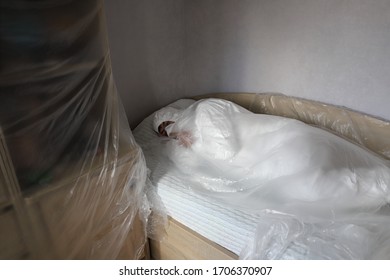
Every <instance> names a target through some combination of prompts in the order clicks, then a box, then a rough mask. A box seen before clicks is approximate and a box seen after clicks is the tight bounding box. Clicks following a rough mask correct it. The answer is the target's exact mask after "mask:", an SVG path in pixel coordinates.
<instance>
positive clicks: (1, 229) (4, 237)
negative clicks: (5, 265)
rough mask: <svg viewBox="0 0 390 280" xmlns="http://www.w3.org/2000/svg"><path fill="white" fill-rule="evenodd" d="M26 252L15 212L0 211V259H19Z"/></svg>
mask: <svg viewBox="0 0 390 280" xmlns="http://www.w3.org/2000/svg"><path fill="white" fill-rule="evenodd" d="M25 254H26V247H25V244H24V242H23V239H22V232H21V229H20V228H19V225H18V221H17V218H16V215H15V212H14V211H13V210H12V209H10V210H8V211H5V212H3V213H0V259H20V258H23V257H24V255H25Z"/></svg>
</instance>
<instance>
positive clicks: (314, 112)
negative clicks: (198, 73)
mask: <svg viewBox="0 0 390 280" xmlns="http://www.w3.org/2000/svg"><path fill="white" fill-rule="evenodd" d="M210 97H212V98H222V99H225V100H229V101H232V102H234V103H236V104H238V105H240V106H243V107H244V108H246V109H248V110H250V111H252V112H254V113H258V114H269V115H276V116H283V117H287V118H292V119H297V120H300V121H303V122H305V123H307V124H310V125H314V126H318V127H320V128H322V129H327V130H329V131H331V132H332V133H335V134H337V135H339V136H341V137H344V138H346V139H348V140H350V141H352V142H354V143H356V144H358V145H360V146H363V147H365V148H367V149H369V150H371V151H373V152H375V153H377V154H379V155H381V156H383V157H385V158H387V159H390V141H388V139H390V122H389V121H388V120H383V119H379V118H376V117H374V116H370V115H367V114H364V113H361V112H356V111H353V110H351V109H348V108H344V107H339V106H334V105H330V104H324V103H321V102H317V101H313V100H307V99H302V98H297V97H293V96H286V95H283V94H275V93H259V94H254V93H212V94H207V95H200V96H196V97H194V99H195V100H199V99H204V98H210Z"/></svg>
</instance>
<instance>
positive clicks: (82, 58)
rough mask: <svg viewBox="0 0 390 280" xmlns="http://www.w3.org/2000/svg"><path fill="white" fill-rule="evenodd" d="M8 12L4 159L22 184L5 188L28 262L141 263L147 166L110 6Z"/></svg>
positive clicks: (13, 4)
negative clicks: (114, 65) (114, 47)
mask: <svg viewBox="0 0 390 280" xmlns="http://www.w3.org/2000/svg"><path fill="white" fill-rule="evenodd" d="M0 14H1V15H0V44H1V49H0V56H1V60H0V126H1V128H2V131H3V136H2V143H4V145H3V146H4V149H2V150H1V151H2V154H1V158H2V161H3V162H6V164H4V166H6V167H5V168H3V169H2V170H3V173H4V174H3V175H4V176H5V177H7V178H13V180H8V183H7V184H4V185H3V186H0V187H2V188H4V189H6V190H5V192H6V193H7V198H8V201H9V202H5V203H4V204H3V205H4V209H11V208H12V209H14V210H15V212H16V214H17V217H18V218H17V220H18V223H20V228H21V229H22V231H23V232H22V234H21V236H22V239H23V241H21V242H22V243H23V244H25V247H26V248H25V249H24V252H23V256H22V257H27V258H50V259H51V258H60V259H115V258H126V259H137V258H140V257H142V254H143V248H144V245H145V242H146V223H147V218H148V211H146V209H145V203H146V202H147V198H146V197H145V185H146V178H147V169H146V166H145V160H144V157H143V154H142V150H141V149H140V148H139V146H138V145H137V144H136V142H135V141H134V139H133V136H132V132H131V130H130V128H129V125H128V123H127V119H126V116H125V113H124V110H123V108H122V104H121V102H120V100H119V98H118V94H117V92H116V88H115V85H114V82H113V78H112V71H111V63H110V57H109V49H108V43H107V35H106V31H105V22H104V15H103V2H102V1H95V0H93V1H92V0H83V1H68V0H66V1H65V0H51V1H33V2H32V1H21V0H10V1H1V3H0ZM7 203H8V204H7ZM0 206H2V205H1V204H0ZM9 206H11V207H9ZM0 218H1V217H0ZM0 242H1V241H0Z"/></svg>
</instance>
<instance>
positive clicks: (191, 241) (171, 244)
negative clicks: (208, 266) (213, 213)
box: [150, 219, 238, 260]
mask: <svg viewBox="0 0 390 280" xmlns="http://www.w3.org/2000/svg"><path fill="white" fill-rule="evenodd" d="M150 250H151V251H150V252H151V257H152V259H156V260H232V259H237V258H238V257H237V255H235V254H234V253H232V252H230V251H228V250H227V249H225V248H223V247H222V246H220V245H218V244H216V243H214V242H212V241H210V240H208V239H206V238H205V237H203V236H201V235H199V234H198V233H196V232H194V231H192V230H191V229H189V228H188V227H186V226H184V225H182V224H180V223H179V222H177V221H176V220H174V219H170V220H169V226H168V229H167V234H166V236H165V237H164V238H163V239H162V241H154V240H150Z"/></svg>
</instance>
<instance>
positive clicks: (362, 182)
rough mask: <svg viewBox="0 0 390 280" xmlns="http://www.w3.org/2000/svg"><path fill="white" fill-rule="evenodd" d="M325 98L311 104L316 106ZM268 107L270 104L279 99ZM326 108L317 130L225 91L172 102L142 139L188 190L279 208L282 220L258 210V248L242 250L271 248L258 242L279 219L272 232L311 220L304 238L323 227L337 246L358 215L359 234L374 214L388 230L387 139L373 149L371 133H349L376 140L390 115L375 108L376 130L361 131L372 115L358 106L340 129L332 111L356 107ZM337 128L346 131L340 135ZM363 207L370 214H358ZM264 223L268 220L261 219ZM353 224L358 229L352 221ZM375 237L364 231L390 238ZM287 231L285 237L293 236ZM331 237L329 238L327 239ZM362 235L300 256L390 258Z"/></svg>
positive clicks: (252, 254) (241, 204)
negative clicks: (381, 115)
mask: <svg viewBox="0 0 390 280" xmlns="http://www.w3.org/2000/svg"><path fill="white" fill-rule="evenodd" d="M259 96H261V95H253V94H252V95H244V97H247V99H245V98H244V99H240V97H239V96H237V95H234V94H232V95H229V94H226V95H223V96H221V95H211V96H206V97H221V98H225V97H227V98H226V99H230V100H234V101H235V102H237V103H238V104H240V103H241V104H244V105H245V104H246V105H247V106H246V107H247V108H250V109H252V110H253V108H254V107H258V106H260V105H261V104H265V103H262V102H260V103H259V104H260V105H259V104H257V103H256V102H257V101H256V102H255V101H254V100H257V98H259ZM203 97H205V96H203ZM263 97H265V96H263ZM266 98H267V99H264V100H273V98H271V97H269V96H267V97H266ZM268 98H269V99H268ZM277 98H279V96H277ZM280 98H281V96H280ZM199 99H202V98H201V97H200V98H199ZM287 99H289V100H290V101H291V100H292V98H287ZM297 102H298V103H299V102H300V101H299V100H297ZM306 102H308V103H309V101H306ZM282 104H283V102H282ZM314 104H315V103H314ZM318 105H319V104H315V105H311V106H312V107H310V108H314V107H313V106H318ZM283 106H287V105H286V104H284V105H283ZM265 107H266V108H268V107H270V108H273V105H272V102H271V104H268V103H267V105H265ZM283 108H284V107H283ZM288 108H290V107H289V106H287V109H288ZM310 108H309V109H310ZM279 109H280V111H278V114H280V115H282V116H283V115H284V111H283V110H282V109H281V108H279ZM301 110H302V109H301ZM329 110H330V112H332V114H333V115H332V114H330V113H329V114H330V116H325V117H324V113H323V112H322V111H321V109H320V108H319V107H317V116H318V119H317V123H316V126H320V127H321V126H322V125H324V128H325V129H320V128H318V127H316V126H313V125H308V124H305V123H304V122H302V121H299V120H296V119H294V118H287V117H281V116H272V115H267V114H254V113H253V112H251V111H249V110H247V109H245V108H244V107H241V106H238V105H237V104H235V103H232V102H229V101H227V100H223V99H219V98H218V99H217V98H207V99H203V100H199V101H197V102H195V103H192V104H190V105H189V106H188V107H186V108H185V109H181V110H177V108H172V107H170V106H167V107H165V108H162V109H161V110H159V111H158V112H156V113H155V115H154V123H153V129H154V130H155V132H156V133H158V134H159V135H160V137H156V138H154V139H153V140H151V141H150V142H149V143H147V144H146V143H145V144H144V145H143V147H144V149H145V151H147V153H148V154H151V155H153V157H154V158H156V157H159V159H158V160H154V162H159V164H161V165H164V166H166V168H165V169H166V170H169V172H170V174H173V173H175V174H176V176H177V178H179V179H180V180H182V181H183V185H187V186H189V191H194V192H197V193H198V194H199V193H200V194H202V195H205V196H207V197H209V198H212V199H215V200H216V201H218V202H219V203H223V204H224V205H229V206H231V207H234V208H235V209H239V210H241V211H243V212H246V213H248V214H250V215H252V214H255V215H258V214H262V213H264V211H271V212H278V213H280V214H281V216H282V217H283V218H285V217H287V218H286V219H285V220H283V218H278V219H274V218H273V217H270V216H264V217H265V220H263V221H262V220H261V219H260V220H259V221H260V224H259V234H258V235H257V237H256V240H255V241H254V242H253V243H252V244H253V246H254V247H255V248H251V249H253V250H251V249H247V250H246V253H243V256H245V258H257V257H261V256H262V257H267V256H265V255H261V253H259V250H258V249H259V248H260V251H264V247H261V246H260V245H262V243H261V242H263V239H262V238H263V236H264V234H266V233H267V232H266V231H264V229H269V228H272V227H271V224H272V223H273V224H274V225H273V226H275V230H274V231H273V232H270V236H275V234H276V235H279V234H281V232H278V230H279V228H281V229H283V230H285V231H287V234H285V235H286V236H287V237H288V238H290V235H289V231H291V232H294V230H295V228H294V227H296V225H297V224H298V225H300V226H301V227H304V228H305V230H303V233H301V235H299V236H298V237H299V238H303V239H305V240H306V238H308V240H313V238H314V237H315V236H316V235H318V234H319V232H321V234H323V236H322V237H320V239H318V241H313V242H317V243H318V242H322V241H323V242H324V246H328V247H329V248H336V247H337V246H338V243H337V242H341V243H342V242H343V241H342V240H341V239H340V240H337V235H338V234H340V235H341V234H342V232H343V231H344V229H345V228H348V227H349V226H350V225H356V224H358V226H356V227H355V228H356V230H357V231H356V232H355V233H356V234H357V235H359V234H360V232H363V231H364V229H366V226H368V227H371V224H372V223H374V222H375V221H377V222H376V229H375V230H377V231H378V232H380V233H381V234H382V233H384V232H386V231H387V226H386V223H387V222H388V220H387V217H388V215H389V211H387V212H386V213H387V214H384V215H383V217H380V218H379V217H378V216H377V215H379V214H378V213H379V212H383V211H386V209H388V205H389V202H390V161H389V160H388V159H386V158H385V156H386V154H388V148H384V147H387V146H386V145H388V139H389V138H385V139H383V138H380V140H378V141H377V142H378V143H379V144H378V146H376V147H377V148H378V147H379V148H378V149H376V150H374V151H376V152H377V153H378V154H376V153H374V152H373V151H372V150H371V151H370V150H369V148H368V147H367V146H368V144H367V145H365V144H366V142H364V141H361V142H360V143H356V142H353V141H352V140H353V139H352V140H351V139H348V138H349V137H348V135H350V134H352V135H355V134H356V137H355V138H356V139H371V140H372V141H373V139H374V137H375V135H377V136H378V135H381V137H383V135H387V134H388V130H387V128H388V123H387V122H385V121H379V120H378V121H377V122H374V120H375V119H374V118H371V117H370V122H371V125H370V128H369V129H368V128H367V129H365V130H364V132H365V133H368V134H370V132H373V131H375V132H376V134H375V135H366V134H365V133H362V131H359V130H358V129H360V128H361V126H360V125H359V122H358V120H360V119H361V120H362V121H363V122H366V121H367V118H368V117H367V118H366V117H365V116H364V115H358V114H356V116H354V118H355V119H356V123H355V121H351V123H352V127H353V129H352V130H351V129H350V128H349V127H348V125H345V124H343V125H342V127H343V128H342V129H339V127H337V126H338V123H337V121H336V120H337V114H335V113H336V112H338V113H340V111H341V113H342V114H345V115H348V114H354V113H350V112H348V111H347V110H346V109H340V108H337V107H330V108H329ZM325 111H326V110H325ZM344 111H345V113H343V112H344ZM309 112H310V110H308V114H309ZM302 115H305V113H304V112H300V113H299V116H302ZM335 115H336V116H335ZM328 117H329V119H335V121H336V122H335V123H333V125H334V126H335V128H334V133H331V132H329V131H328V130H330V129H331V127H332V125H330V121H329V120H328ZM322 118H324V120H323V121H321V120H322ZM298 119H300V118H298ZM310 119H311V120H314V119H316V115H314V116H313V114H310ZM325 119H326V120H325ZM313 122H314V121H313ZM309 123H310V122H309ZM325 124H326V126H325ZM328 125H330V127H328ZM362 127H364V126H362ZM342 132H343V133H345V134H346V135H344V134H343V133H342ZM338 133H339V134H341V136H342V137H339V136H337V135H336V134H338ZM347 139H348V140H347ZM372 144H375V143H374V142H372ZM382 144H383V145H382ZM378 151H381V152H383V153H380V152H378ZM161 169H162V170H164V168H161ZM357 215H366V216H365V218H364V219H361V220H359V219H357V218H356V217H357ZM262 217H263V216H262ZM267 219H268V220H267ZM291 221H293V222H291ZM378 221H380V222H378ZM382 222H383V223H382ZM261 223H263V227H261ZM264 223H267V225H266V226H264ZM331 224H334V225H335V228H334V231H333V232H332V234H334V235H332V234H330V233H329V234H328V233H326V232H323V229H326V228H327V227H328V226H329V225H331ZM280 225H282V226H280ZM306 229H308V230H306ZM349 233H350V234H355V233H354V232H353V230H352V231H350V232H349ZM293 236H297V234H296V233H294V234H293ZM372 236H374V237H375V235H370V237H367V238H371V239H370V240H371V241H372V242H376V241H377V242H379V243H380V244H384V243H385V241H389V239H388V237H389V236H387V235H386V234H383V235H381V236H382V237H381V238H385V241H383V239H375V238H374V237H372ZM298 237H297V238H298ZM281 238H282V235H281ZM288 238H287V241H286V240H283V242H288ZM321 238H322V239H321ZM332 238H334V239H335V240H334V242H333V241H332ZM364 238H365V237H362V239H359V240H360V241H361V240H363V239H364ZM378 238H379V237H378ZM324 240H325V241H326V242H328V244H327V245H326V242H325V241H324ZM360 241H359V242H360ZM256 242H259V243H256ZM297 242H298V241H297ZM381 242H382V243H381ZM357 243H358V241H356V244H357ZM259 244H260V245H259ZM302 244H303V245H302ZM302 244H301V247H302V248H301V249H302V250H309V251H310V250H312V249H313V248H312V247H311V246H312V245H313V244H311V243H310V242H309V243H302ZM356 244H355V245H354V244H351V245H350V248H347V247H345V250H344V249H343V248H341V249H340V250H341V251H339V252H338V251H334V250H333V251H332V250H331V252H328V253H327V255H323V256H321V255H319V254H317V255H315V253H313V254H309V253H308V254H306V255H296V257H297V258H300V257H302V258H304V257H307V258H327V257H329V258H360V257H361V258H371V257H372V258H377V257H380V258H390V254H389V250H387V251H386V253H385V254H383V255H375V254H371V253H372V252H371V253H370V252H368V251H367V250H366V251H364V250H363V251H361V252H358V251H356V250H358V246H357V245H356ZM375 244H376V245H378V243H375ZM376 245H375V246H376ZM270 246H271V245H270ZM272 246H274V245H272ZM280 246H281V245H280ZM305 246H306V248H304V247H305ZM348 246H349V245H348ZM370 246H371V245H370ZM373 246H374V245H373ZM379 246H381V245H379ZM371 247H372V246H371ZM371 247H370V248H371ZM337 248H338V247H337ZM337 248H336V249H337ZM375 248H376V247H375ZM387 249H388V248H387ZM348 250H351V251H350V252H347V251H348ZM332 254H333V255H332ZM279 257H282V255H279Z"/></svg>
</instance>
